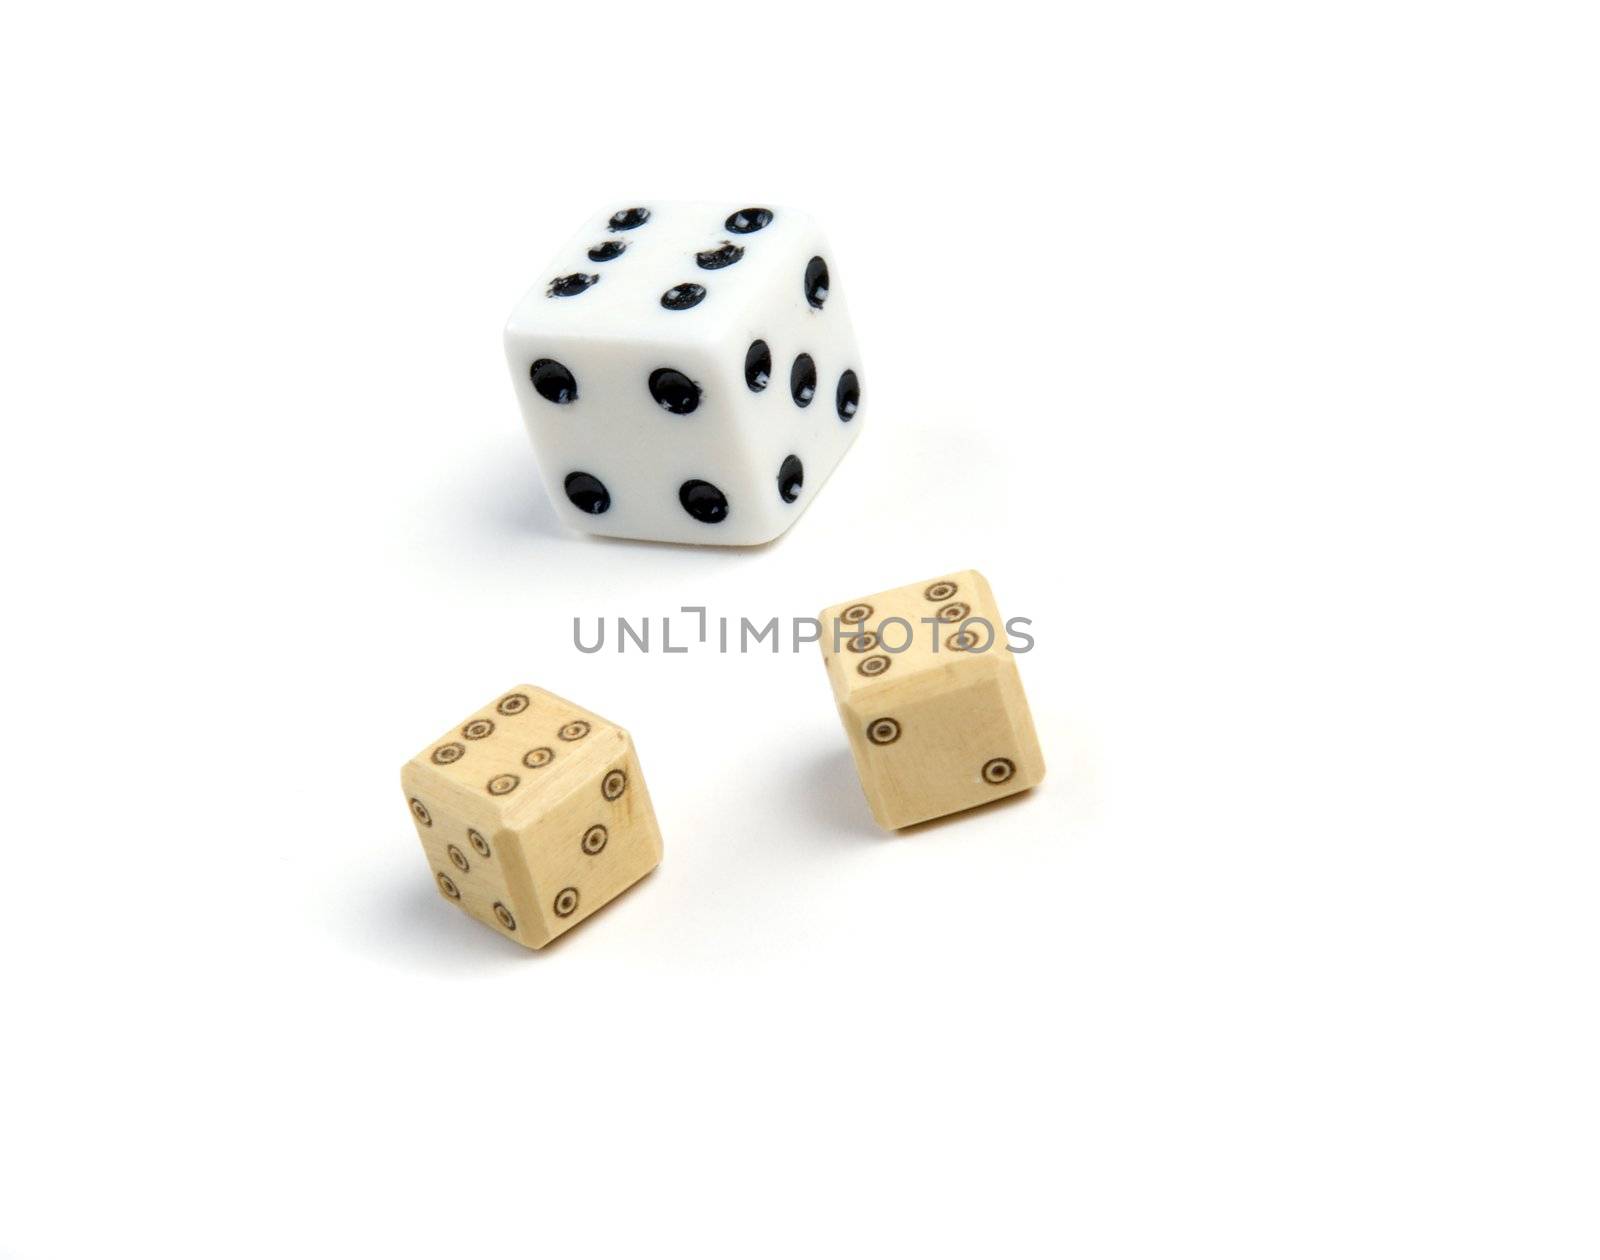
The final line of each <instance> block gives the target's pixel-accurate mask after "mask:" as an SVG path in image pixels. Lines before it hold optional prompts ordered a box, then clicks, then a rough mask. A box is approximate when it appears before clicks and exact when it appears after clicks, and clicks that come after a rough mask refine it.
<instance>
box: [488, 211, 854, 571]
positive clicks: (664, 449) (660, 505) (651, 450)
mask: <svg viewBox="0 0 1600 1260" xmlns="http://www.w3.org/2000/svg"><path fill="white" fill-rule="evenodd" d="M505 342H506V357H507V359H508V361H509V362H510V365H511V376H512V380H513V383H514V385H515V388H516V391H517V399H518V401H519V402H520V403H521V405H522V416H523V420H524V421H525V422H526V424H527V427H528V434H529V436H530V437H531V438H532V440H533V446H534V451H535V453H536V454H537V456H538V460H539V467H540V472H541V474H542V476H543V478H544V482H545V486H546V488H547V489H548V490H549V492H550V498H551V500H552V501H553V502H554V503H555V505H556V511H557V512H558V514H559V515H560V516H561V518H562V519H563V520H564V521H566V522H567V523H568V524H570V525H571V526H572V527H574V528H575V529H581V530H587V531H589V532H591V533H596V534H610V535H614V536H617V537H622V538H650V539H656V540H659V541H663V542H685V543H722V544H730V543H731V544H742V545H748V544H752V543H763V542H767V541H769V540H771V539H773V538H776V537H777V536H778V535H779V534H781V533H783V531H784V530H786V529H788V528H789V526H790V525H792V524H794V522H795V521H796V520H797V519H799V516H800V514H801V512H803V511H804V510H805V509H806V507H807V506H808V505H809V504H810V502H811V500H812V499H813V498H814V497H815V496H816V493H817V491H818V490H819V489H820V488H821V487H822V483H823V482H824V481H825V480H827V477H828V474H829V473H831V472H832V471H833V469H834V468H835V466H836V465H837V464H838V463H839V461H840V460H841V459H843V458H844V453H845V452H846V451H847V450H849V448H850V444H851V443H852V442H853V441H855V437H856V434H857V432H859V431H860V428H861V421H860V419H859V416H858V411H859V408H860V404H861V363H860V360H859V358H858V356H857V354H856V343H855V335H854V333H853V332H852V331H851V328H850V317H849V312H848V311H847V310H846V308H845V301H844V295H843V294H842V293H841V292H840V291H839V286H838V275H837V272H836V270H835V268H834V266H833V260H832V258H831V257H830V255H829V252H828V246H827V243H826V242H825V241H824V240H823V238H822V234H821V232H820V231H818V229H817V226H816V224H815V223H814V222H813V221H812V220H811V219H810V218H809V217H808V216H806V215H804V214H801V213H799V212H798V211H795V210H790V209H786V208H783V207H779V206H772V207H743V208H741V207H736V206H728V205H716V204H704V203H692V202H640V203H638V204H636V205H632V206H627V207H611V208H608V209H606V210H604V211H602V212H601V213H599V214H597V215H596V216H595V217H594V219H593V220H591V221H590V222H589V223H587V224H586V225H585V226H584V227H583V229H582V230H581V231H580V232H579V233H578V234H577V235H576V236H575V237H573V238H572V240H571V241H570V242H569V243H568V244H567V246H566V247H565V248H564V249H563V250H562V251H561V252H560V253H559V254H557V255H556V257H555V259H554V261H553V262H552V263H551V264H550V267H549V269H548V271H547V272H546V274H545V275H544V276H543V277H542V278H541V279H540V281H539V283H538V284H537V285H536V286H535V287H534V288H533V289H532V290H530V291H529V293H528V294H527V296H526V297H524V298H523V299H522V301H521V302H520V303H518V305H517V308H516V310H515V311H513V312H512V315H511V319H510V321H509V322H508V323H507V324H506V333H505Z"/></svg>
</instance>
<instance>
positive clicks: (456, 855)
mask: <svg viewBox="0 0 1600 1260" xmlns="http://www.w3.org/2000/svg"><path fill="white" fill-rule="evenodd" d="M444 851H445V852H446V853H448V854H449V855H450V860H451V861H452V862H454V863H455V866H456V870H458V871H466V870H468V869H470V868H469V867H468V866H467V855H466V854H465V853H463V852H462V851H461V850H460V849H458V848H456V846H455V845H453V844H450V845H446V846H445V850H444Z"/></svg>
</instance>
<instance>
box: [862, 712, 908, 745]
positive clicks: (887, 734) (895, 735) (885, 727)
mask: <svg viewBox="0 0 1600 1260" xmlns="http://www.w3.org/2000/svg"><path fill="white" fill-rule="evenodd" d="M867 738H868V739H870V740H871V741H872V742H873V743H874V744H892V743H894V741H895V740H897V739H899V738H900V723H898V722H896V721H895V720H894V719H893V718H891V717H881V718H879V719H878V720H877V721H875V722H873V723H872V725H871V726H869V727H867Z"/></svg>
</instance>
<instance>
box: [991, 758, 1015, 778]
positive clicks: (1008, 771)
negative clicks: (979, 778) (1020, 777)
mask: <svg viewBox="0 0 1600 1260" xmlns="http://www.w3.org/2000/svg"><path fill="white" fill-rule="evenodd" d="M1016 772H1017V768H1016V766H1014V765H1013V764H1012V763H1011V762H1010V761H1009V760H1007V759H1006V758H1005V757H996V758H995V759H994V760H993V761H986V762H984V763H983V781H984V782H985V783H994V784H1001V783H1004V782H1005V781H1006V780H1007V779H1009V778H1010V777H1011V776H1012V775H1014V774H1015V773H1016Z"/></svg>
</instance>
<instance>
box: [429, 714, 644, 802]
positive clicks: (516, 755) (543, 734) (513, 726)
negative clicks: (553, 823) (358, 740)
mask: <svg viewBox="0 0 1600 1260" xmlns="http://www.w3.org/2000/svg"><path fill="white" fill-rule="evenodd" d="M629 747H630V741H629V740H628V735H627V732H626V731H623V730H622V729H621V728H620V727H617V726H613V725H612V724H611V723H609V722H607V721H605V719H603V718H600V717H597V716H596V715H595V714H593V713H590V712H589V711H588V710H586V709H582V708H579V707H578V706H577V705H575V704H573V703H571V702H570V701H567V700H563V699H562V698H561V697H560V696H557V695H553V694H552V693H550V692H548V691H544V690H542V689H541V688H538V687H530V686H519V687H515V688H513V689H511V690H510V691H507V692H505V693H504V694H502V695H501V696H499V697H498V698H496V699H495V700H494V701H492V702H491V703H489V704H487V705H485V706H483V707H482V708H481V709H479V710H478V711H477V712H475V713H474V714H472V715H471V716H470V717H468V718H467V719H466V720H465V721H463V722H461V723H459V724H457V725H456V726H454V727H452V728H451V729H450V730H448V731H446V732H445V733H444V734H443V735H441V736H440V737H439V738H438V739H437V740H435V741H434V742H433V743H432V744H430V745H429V746H428V747H427V748H425V749H423V750H422V751H421V752H420V753H418V754H417V755H416V756H415V757H414V758H412V760H411V761H410V762H409V763H408V764H407V766H406V775H405V776H404V777H405V781H406V785H407V787H408V790H409V789H410V788H411V787H413V786H416V787H417V788H418V790H419V791H424V790H425V791H426V792H427V794H428V795H429V796H431V797H432V798H433V799H434V800H437V801H440V802H442V803H443V807H444V808H447V809H448V810H449V812H451V813H453V814H458V815H462V816H465V817H476V818H482V819H484V820H486V821H488V820H493V824H492V825H495V826H498V827H504V828H508V829H512V830H518V829H521V828H524V827H526V826H528V825H529V824H531V823H534V822H536V821H538V819H539V818H540V817H541V816H542V815H544V814H545V813H548V812H549V811H550V810H551V809H553V808H554V807H555V806H556V805H557V803H558V802H559V801H560V800H562V799H564V798H565V797H566V796H567V795H568V794H570V793H573V792H577V791H581V790H583V788H584V786H585V785H587V784H589V782H590V780H591V779H594V778H596V777H598V767H599V764H600V763H601V762H603V761H605V760H607V759H614V758H618V757H621V756H623V755H624V754H625V753H626V751H627V750H628V749H629ZM596 790H598V789H596ZM424 805H425V806H428V801H427V799H426V798H424ZM429 807H430V808H431V806H429Z"/></svg>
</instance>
